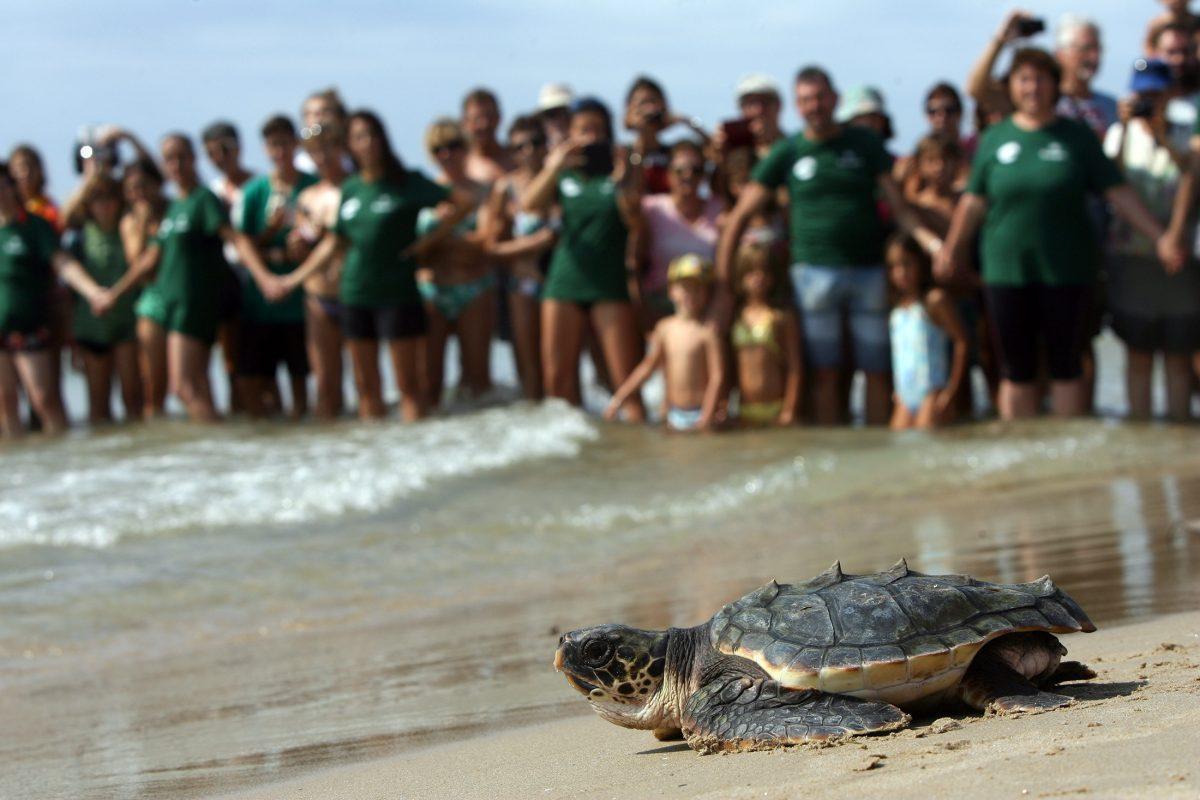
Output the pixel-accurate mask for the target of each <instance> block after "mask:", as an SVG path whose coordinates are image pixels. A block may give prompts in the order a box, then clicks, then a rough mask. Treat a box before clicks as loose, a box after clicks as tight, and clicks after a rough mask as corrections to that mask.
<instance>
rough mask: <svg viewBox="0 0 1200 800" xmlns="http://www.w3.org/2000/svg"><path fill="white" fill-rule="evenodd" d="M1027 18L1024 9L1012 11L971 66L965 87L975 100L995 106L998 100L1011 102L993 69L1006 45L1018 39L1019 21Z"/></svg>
mask: <svg viewBox="0 0 1200 800" xmlns="http://www.w3.org/2000/svg"><path fill="white" fill-rule="evenodd" d="M1027 18H1029V14H1028V13H1026V12H1024V11H1010V12H1009V13H1008V16H1006V17H1005V18H1004V22H1002V23H1001V24H1000V29H999V30H998V31H996V35H995V36H993V37H992V38H991V39H990V40H989V41H988V43H987V47H985V48H984V49H983V53H982V54H981V55H980V56H979V60H978V61H976V62H975V64H974V65H973V66H972V67H971V71H970V73H968V74H967V84H966V87H965V88H966V90H967V94H968V95H970V97H971V99H973V100H974V101H975V102H977V103H981V104H983V105H984V106H988V107H993V106H995V105H996V104H997V103H998V102H999V103H1000V104H1001V105H1002V107H1003V104H1005V103H1007V102H1009V101H1008V96H1007V94H1006V93H1005V91H1004V87H1003V85H1002V84H1001V83H1000V81H998V80H996V79H995V78H994V77H992V71H993V70H994V69H995V68H996V61H997V60H998V59H999V58H1000V53H1001V52H1002V51H1003V50H1004V48H1005V46H1007V45H1008V44H1010V43H1012V42H1014V41H1016V40H1017V38H1018V36H1017V34H1018V30H1017V27H1018V23H1019V22H1020V21H1021V20H1023V19H1027Z"/></svg>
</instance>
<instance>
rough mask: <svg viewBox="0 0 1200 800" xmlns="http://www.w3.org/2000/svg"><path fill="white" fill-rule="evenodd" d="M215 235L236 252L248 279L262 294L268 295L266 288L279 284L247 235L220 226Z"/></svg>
mask: <svg viewBox="0 0 1200 800" xmlns="http://www.w3.org/2000/svg"><path fill="white" fill-rule="evenodd" d="M217 235H218V236H220V237H221V239H222V240H223V241H225V242H228V243H229V244H232V245H233V247H234V249H235V250H237V254H238V258H240V259H241V261H242V264H244V265H245V267H246V269H247V271H249V273H250V277H252V278H254V282H255V283H257V284H258V287H259V289H261V290H262V292H263V294H264V295H266V294H270V292H269V291H268V289H267V287H273V286H274V285H275V284H276V283H278V282H279V280H280V278H279V276H278V275H275V274H274V273H273V272H271V270H269V269H267V265H266V263H264V262H263V259H262V255H261V254H260V253H259V252H258V247H257V246H255V244H254V240H253V239H251V238H250V237H249V236H248V235H247V234H245V233H242V232H241V231H238V230H234V229H233V227H232V226H229V225H222V226H221V227H220V228H219V229H218V230H217Z"/></svg>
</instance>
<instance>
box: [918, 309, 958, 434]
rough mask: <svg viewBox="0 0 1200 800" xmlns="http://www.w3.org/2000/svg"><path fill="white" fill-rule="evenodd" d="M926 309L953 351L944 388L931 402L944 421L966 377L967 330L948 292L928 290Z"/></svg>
mask: <svg viewBox="0 0 1200 800" xmlns="http://www.w3.org/2000/svg"><path fill="white" fill-rule="evenodd" d="M925 307H926V309H927V310H928V311H929V318H930V319H931V320H933V323H934V324H935V325H937V326H938V327H939V328H941V329H942V330H944V331H945V332H946V335H947V336H949V337H950V342H951V344H952V345H953V348H954V355H953V359H952V361H951V363H950V375H949V377H947V379H946V386H945V387H944V388H943V389H942V390H941V391H940V392H938V395H937V398H936V399H935V400H934V407H935V410H936V412H937V415H938V417H939V418H944V417H945V416H946V414H947V412H948V411H950V409H951V408H952V407H953V406H954V398H955V397H956V396H957V395H958V390H959V388H960V387H961V386H962V382H963V379H964V378H965V377H966V374H967V351H968V343H967V329H966V327H965V326H964V325H963V321H962V318H961V317H960V316H959V315H958V310H957V309H956V308H955V307H954V302H953V301H952V300H951V299H950V295H949V294H948V293H947V292H945V291H943V290H941V289H934V290H933V291H931V292H930V293H929V296H928V297H927V298H926V301H925Z"/></svg>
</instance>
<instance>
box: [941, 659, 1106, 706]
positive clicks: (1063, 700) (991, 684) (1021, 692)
mask: <svg viewBox="0 0 1200 800" xmlns="http://www.w3.org/2000/svg"><path fill="white" fill-rule="evenodd" d="M1068 663H1069V664H1070V663H1077V662H1068ZM1080 666H1082V665H1080ZM1084 669H1085V670H1086V669H1087V668H1086V667H1084ZM1088 671H1089V672H1090V671H1091V670H1088ZM1055 674H1057V673H1055ZM958 688H959V697H960V698H961V699H962V701H963V702H964V703H966V704H967V705H968V706H970V707H971V708H974V709H976V710H977V711H983V712H992V713H996V714H1011V713H1018V712H1022V711H1046V710H1049V709H1052V708H1061V707H1062V706H1066V705H1070V704H1071V703H1073V702H1075V701H1074V700H1073V699H1072V698H1070V697H1067V696H1066V695H1063V694H1054V693H1053V692H1043V691H1042V690H1041V689H1039V688H1038V687H1037V686H1035V685H1034V684H1033V683H1032V682H1030V681H1029V679H1028V678H1026V677H1025V676H1023V675H1022V674H1021V673H1019V672H1017V671H1016V670H1014V669H1013V668H1012V667H1010V666H1008V665H1007V664H1005V663H1004V662H1003V661H1001V660H1000V659H997V658H989V657H988V653H987V652H986V651H984V652H983V653H980V655H979V656H978V657H976V659H975V660H974V661H973V662H972V663H971V667H970V669H968V670H967V673H966V674H965V675H963V679H962V682H961V683H960V684H959V687H958Z"/></svg>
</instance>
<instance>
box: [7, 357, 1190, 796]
mask: <svg viewBox="0 0 1200 800" xmlns="http://www.w3.org/2000/svg"><path fill="white" fill-rule="evenodd" d="M1112 374H1115V372H1114V371H1113V369H1112V362H1111V360H1106V361H1104V362H1102V377H1104V376H1110V375H1112ZM1105 381H1106V382H1105V383H1104V384H1102V392H1101V405H1102V406H1103V407H1109V408H1111V407H1112V404H1113V403H1114V402H1115V400H1114V398H1116V397H1118V396H1119V385H1117V386H1114V384H1113V380H1112V378H1111V377H1106V378H1105ZM597 402H598V399H597V396H595V395H593V397H592V404H593V405H595V404H596V403H597ZM652 405H653V402H652ZM1197 444H1200V435H1198V434H1197V432H1196V431H1194V430H1193V429H1192V428H1188V427H1172V426H1165V425H1141V426H1131V425H1124V424H1120V423H1118V422H1115V421H1112V420H1105V419H1099V420H1086V421H1078V422H1069V423H1064V422H1055V421H1049V420H1047V421H1037V422H1031V423H1028V424H1021V425H1004V424H1001V423H998V422H983V423H979V424H976V425H971V426H962V427H958V428H954V429H951V430H948V431H945V432H941V433H938V434H934V435H925V434H916V433H914V434H905V435H895V434H891V433H888V432H886V431H876V430H812V429H795V430H789V431H759V432H741V433H734V434H730V435H722V436H700V437H685V436H672V435H667V434H665V433H663V432H661V431H660V430H658V429H647V428H641V427H631V426H622V425H611V424H607V423H604V422H602V421H600V420H598V418H597V417H595V416H594V415H593V414H589V413H587V412H585V411H581V410H578V409H573V408H570V407H568V406H566V405H563V404H560V403H546V404H540V405H530V404H515V405H509V406H504V407H498V408H484V409H480V410H476V411H472V412H470V413H465V414H460V415H454V416H446V417H442V418H438V419H434V420H430V421H428V422H425V423H422V424H420V425H412V426H405V425H400V424H397V423H382V424H363V423H358V422H355V421H346V422H343V423H338V424H334V425H301V426H286V425H274V424H264V425H250V424H246V423H232V424H228V425H225V426H221V427H197V426H191V425H187V424H184V423H178V422H165V423H161V424H155V425H150V426H141V427H136V428H135V427H130V428H114V429H111V430H109V431H104V432H99V433H93V434H89V433H76V434H73V435H71V436H68V437H65V438H63V439H60V440H58V441H53V442H46V441H34V440H30V441H27V442H24V443H20V444H17V445H12V446H4V449H3V451H0V463H2V464H3V469H2V470H0V720H4V722H5V727H6V729H7V730H8V731H9V733H10V734H12V733H14V732H19V733H20V734H21V735H6V736H3V737H0V763H4V764H5V765H6V768H5V769H4V770H0V797H4V798H7V797H34V796H36V797H129V798H141V797H196V796H207V795H209V794H213V793H217V792H220V791H223V790H226V789H229V788H234V787H237V786H239V785H242V784H244V783H246V782H249V781H261V780H264V779H270V778H272V777H276V776H286V775H291V774H294V773H295V771H296V770H298V769H310V768H314V767H318V766H321V765H324V764H329V763H336V762H338V761H344V760H346V759H353V758H364V757H369V756H371V755H377V754H382V753H391V752H397V751H399V750H402V749H403V748H405V747H413V746H418V745H420V744H422V743H424V742H427V741H433V740H438V739H442V738H446V737H449V736H465V735H476V734H478V733H480V732H482V731H484V730H487V729H490V728H494V727H496V726H498V725H506V724H518V723H521V722H527V721H532V720H538V719H545V718H548V717H552V716H555V715H562V714H569V713H582V712H584V706H583V704H581V703H580V702H578V700H577V698H576V697H575V696H574V695H573V693H572V692H571V691H570V690H569V689H567V687H566V686H565V683H564V682H563V681H562V680H561V678H559V677H557V676H555V675H554V674H553V672H552V670H550V669H549V668H548V664H549V659H550V657H551V655H552V653H553V649H554V643H555V640H556V636H557V633H558V632H559V631H561V630H565V629H570V628H574V627H581V626H584V625H589V624H594V623H597V622H604V621H624V622H628V623H631V624H638V625H643V626H647V627H664V626H667V625H694V624H697V623H700V622H702V621H704V620H705V619H707V617H708V616H709V615H711V614H712V613H713V612H714V611H715V610H716V609H717V608H719V607H720V605H721V604H722V603H724V602H726V601H728V600H730V599H732V598H734V597H737V596H739V595H740V594H742V593H744V592H746V591H748V590H750V589H751V588H753V587H754V586H757V585H759V584H761V583H763V582H765V581H766V580H768V579H770V578H777V579H779V580H781V581H787V580H797V579H803V578H806V577H809V576H811V575H812V574H815V573H816V572H818V571H820V570H821V569H824V568H825V567H826V566H828V564H829V563H830V562H832V561H833V560H834V559H840V560H841V561H842V563H843V565H844V567H845V569H846V570H847V571H852V572H865V571H871V570H875V569H881V568H885V567H887V566H889V565H890V564H891V563H893V562H894V561H895V560H896V559H898V558H900V557H905V558H907V559H908V561H909V564H910V565H911V566H912V567H913V568H914V569H920V570H923V571H927V572H942V571H963V572H970V573H972V574H976V575H978V576H980V577H982V578H986V579H990V580H1000V581H1006V582H1011V581H1024V580H1031V579H1034V578H1037V577H1039V576H1040V575H1041V574H1043V573H1046V572H1049V573H1050V574H1051V575H1052V576H1053V577H1054V578H1055V580H1056V581H1057V582H1058V583H1059V584H1060V585H1062V586H1063V587H1065V588H1067V589H1068V591H1070V592H1071V593H1072V595H1073V596H1075V597H1076V599H1078V600H1079V601H1080V602H1081V604H1082V605H1083V606H1084V608H1085V609H1087V610H1088V612H1089V613H1090V614H1091V615H1092V617H1093V618H1094V619H1095V620H1096V621H1097V622H1098V623H1099V624H1101V625H1104V624H1111V623H1114V622H1119V621H1122V620H1128V619H1136V618H1140V617H1145V616H1148V615H1153V614H1159V613H1165V612H1169V611H1173V610H1179V609H1183V608H1194V607H1195V604H1196V603H1197V601H1198V600H1200V594H1198V592H1197V580H1196V577H1195V576H1196V575H1197V567H1200V450H1198V449H1197ZM1068 646H1069V642H1068Z"/></svg>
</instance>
